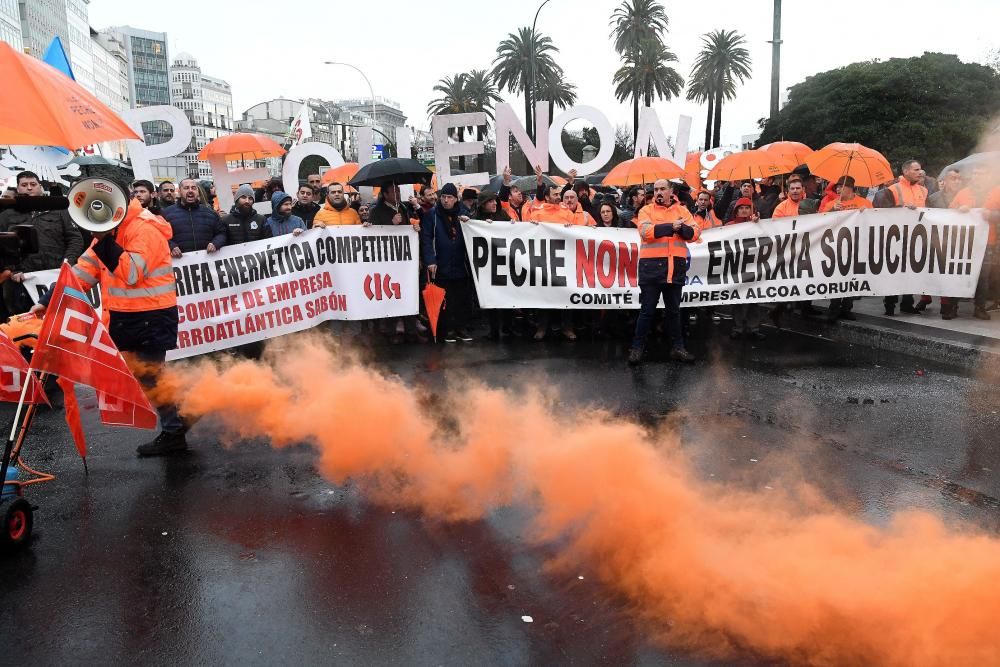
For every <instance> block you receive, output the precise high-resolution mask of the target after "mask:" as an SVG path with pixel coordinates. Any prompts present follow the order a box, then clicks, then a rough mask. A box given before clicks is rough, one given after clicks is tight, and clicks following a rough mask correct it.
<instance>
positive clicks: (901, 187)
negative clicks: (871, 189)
mask: <svg viewBox="0 0 1000 667" xmlns="http://www.w3.org/2000/svg"><path fill="white" fill-rule="evenodd" d="M887 189H888V190H889V192H891V193H892V198H893V200H894V201H895V202H896V206H926V205H927V188H925V187H924V186H923V185H920V184H919V183H910V182H909V181H908V180H906V178H905V177H904V176H900V177H899V180H898V181H896V182H895V183H893V184H892V185H890V186H889V187H888V188H887Z"/></svg>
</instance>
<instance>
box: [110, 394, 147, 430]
mask: <svg viewBox="0 0 1000 667" xmlns="http://www.w3.org/2000/svg"><path fill="white" fill-rule="evenodd" d="M97 406H98V408H99V409H100V411H101V423H102V424H105V425H107V426H133V427H135V428H156V413H155V412H153V411H151V410H147V409H146V408H144V407H142V406H141V405H136V404H135V403H128V402H125V401H120V400H118V399H117V398H115V397H114V396H109V395H107V394H105V393H103V392H97Z"/></svg>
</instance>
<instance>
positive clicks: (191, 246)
mask: <svg viewBox="0 0 1000 667" xmlns="http://www.w3.org/2000/svg"><path fill="white" fill-rule="evenodd" d="M199 187H200V186H199V185H198V181H196V180H194V179H193V178H185V179H184V180H183V181H181V187H180V201H178V202H177V203H176V204H174V205H173V206H169V207H167V208H165V209H164V210H163V218H164V219H165V220H166V221H167V222H169V223H170V226H171V227H172V228H173V231H174V237H173V238H172V239H170V255H171V257H180V256H181V255H183V254H184V253H186V252H194V251H196V250H207V251H208V252H210V253H212V252H215V251H216V250H218V249H219V248H221V247H222V246H224V245H226V226H225V225H223V224H222V219H221V218H219V214H218V213H216V212H215V211H213V210H212V208H211V207H210V206H207V205H205V204H202V203H201V198H200V197H199V195H198V190H199Z"/></svg>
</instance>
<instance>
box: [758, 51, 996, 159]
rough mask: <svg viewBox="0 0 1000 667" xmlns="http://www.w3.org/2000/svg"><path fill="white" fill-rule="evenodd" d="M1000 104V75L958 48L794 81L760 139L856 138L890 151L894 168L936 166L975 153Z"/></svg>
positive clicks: (816, 144) (814, 142)
mask: <svg viewBox="0 0 1000 667" xmlns="http://www.w3.org/2000/svg"><path fill="white" fill-rule="evenodd" d="M998 108H1000V75H998V74H997V73H996V72H994V71H993V70H992V69H990V68H989V67H986V66H984V65H978V64H965V63H963V62H961V61H960V60H959V59H958V57H957V56H954V55H948V54H943V53H925V54H924V55H922V56H920V57H918V58H893V59H891V60H889V61H886V62H878V61H873V62H861V63H853V64H851V65H848V66H847V67H842V68H840V69H835V70H831V71H829V72H821V73H820V74H814V75H813V76H811V77H809V78H807V79H806V80H805V81H803V82H802V83H799V84H796V85H794V86H792V87H791V88H790V89H789V97H788V104H786V105H785V106H784V108H782V109H781V111H780V112H779V113H778V115H777V116H776V117H775V118H773V119H771V120H769V121H768V122H767V123H766V124H765V125H764V129H763V131H762V133H761V137H760V140H759V144H766V143H769V142H771V141H779V140H782V139H787V140H792V141H801V142H803V143H806V144H808V145H809V146H812V147H813V148H821V147H823V146H825V145H826V144H828V143H831V142H834V141H848V142H854V141H856V142H859V143H862V144H864V145H866V146H869V147H871V148H874V149H876V150H878V151H879V152H881V153H882V154H883V155H885V156H886V157H887V158H888V159H889V162H890V163H891V164H892V166H893V169H898V168H899V164H900V163H901V162H902V161H904V160H906V159H910V158H915V159H917V160H920V161H921V162H922V163H925V164H924V166H925V168H926V169H927V171H928V172H930V173H933V171H934V170H936V169H938V168H941V167H944V166H945V165H947V164H950V163H952V162H954V161H956V160H959V159H961V158H963V157H965V156H966V155H968V154H969V153H970V152H972V151H973V150H974V149H975V147H976V143H977V141H978V140H979V138H980V135H981V134H982V133H983V131H984V130H985V129H986V126H987V123H988V121H989V119H990V117H991V116H992V115H993V114H994V113H996V110H997V109H998Z"/></svg>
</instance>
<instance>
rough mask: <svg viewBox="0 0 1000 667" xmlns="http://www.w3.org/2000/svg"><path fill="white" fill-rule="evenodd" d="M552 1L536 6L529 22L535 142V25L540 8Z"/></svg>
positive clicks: (536, 134) (546, 0) (532, 124)
mask: <svg viewBox="0 0 1000 667" xmlns="http://www.w3.org/2000/svg"><path fill="white" fill-rule="evenodd" d="M551 1H552V0H545V1H544V2H543V3H542V4H540V5H538V11H536V12H535V20H534V21H532V22H531V68H530V69H531V127H532V128H533V130H534V133H535V140H536V141H537V140H538V116H536V115H535V100H536V99H537V98H536V91H535V80H536V78H535V25H536V24H537V23H538V15H539V14H540V13H541V11H542V7H544V6H545V5H547V4H549V3H550V2H551Z"/></svg>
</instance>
